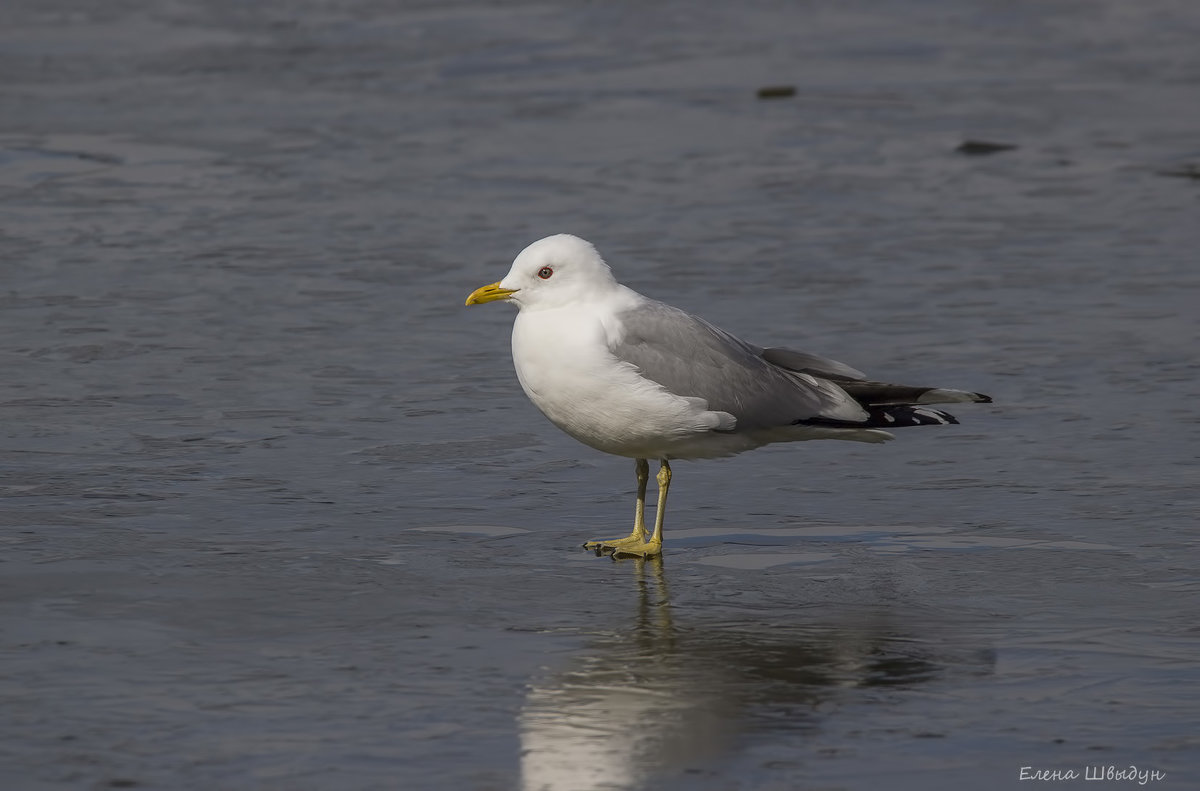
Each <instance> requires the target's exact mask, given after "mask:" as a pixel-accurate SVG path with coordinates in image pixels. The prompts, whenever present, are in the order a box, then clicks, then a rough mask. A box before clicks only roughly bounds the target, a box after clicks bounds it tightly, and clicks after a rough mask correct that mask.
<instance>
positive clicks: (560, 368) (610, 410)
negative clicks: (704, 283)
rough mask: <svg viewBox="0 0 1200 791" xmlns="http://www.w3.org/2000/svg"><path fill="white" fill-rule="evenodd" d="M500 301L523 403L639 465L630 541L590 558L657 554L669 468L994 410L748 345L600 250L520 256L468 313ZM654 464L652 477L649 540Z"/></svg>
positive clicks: (539, 245) (557, 239) (865, 437)
mask: <svg viewBox="0 0 1200 791" xmlns="http://www.w3.org/2000/svg"><path fill="white" fill-rule="evenodd" d="M498 300H505V301H508V302H512V303H515V304H516V306H517V307H518V308H519V312H518V314H517V318H516V321H515V322H514V323H513V333H512V356H513V365H514V367H515V368H516V371H517V378H518V379H519V380H520V382H521V387H522V388H523V389H524V390H525V394H526V395H528V396H529V400H531V401H532V402H533V403H534V405H535V406H537V408H538V409H540V410H541V411H542V413H543V414H544V415H545V416H546V417H548V418H549V419H550V421H551V422H552V423H554V424H555V425H556V426H558V427H559V428H560V429H562V430H563V431H565V432H566V433H568V434H570V435H571V436H572V437H574V438H575V439H577V440H579V441H580V442H582V443H584V444H585V445H589V446H591V447H593V448H595V449H597V450H600V451H603V452H605V453H612V454H615V455H617V456H626V457H629V458H632V459H635V460H636V466H635V470H636V473H637V506H636V510H635V512H634V514H635V515H634V524H633V532H632V533H631V534H630V535H628V536H626V537H624V538H614V539H600V540H595V541H588V542H587V543H585V544H584V546H585V547H587V548H588V549H592V550H595V551H596V552H597V553H598V554H599V553H611V554H613V556H614V557H653V556H656V555H659V554H660V553H661V552H662V539H663V520H664V517H665V515H666V508H667V490H668V488H669V487H670V485H671V465H670V461H671V460H672V459H708V458H718V457H722V456H732V455H734V454H736V453H741V452H743V451H747V450H751V449H753V448H757V447H761V446H763V445H767V444H770V443H773V442H797V441H800V440H810V439H844V440H853V441H856V442H886V441H887V440H890V439H892V438H893V436H892V434H890V433H889V432H888V431H886V430H885V429H894V428H904V427H907V426H930V425H944V424H947V423H957V422H958V421H957V420H956V419H955V418H954V416H953V415H950V414H948V413H946V412H943V411H941V410H939V409H932V408H930V407H929V406H927V405H928V404H942V403H972V402H973V403H990V402H991V400H992V399H991V398H989V397H988V396H986V395H982V394H980V393H971V392H967V391H964V390H950V389H947V388H941V387H913V386H909V385H896V384H887V383H884V382H875V381H871V380H869V379H867V377H866V375H865V374H863V373H862V372H860V371H857V370H855V369H854V368H851V367H850V366H848V365H846V364H844V363H840V362H837V361H836V360H830V359H828V358H825V357H821V356H819V355H816V354H810V353H808V352H800V351H795V350H792V349H784V348H778V347H773V348H763V347H760V346H755V345H753V344H750V343H746V342H745V341H743V340H740V339H739V338H736V337H734V336H733V335H730V334H729V333H728V332H725V331H724V330H721V329H719V328H717V327H714V326H713V325H711V324H709V323H708V322H706V321H704V320H703V319H701V318H699V317H697V316H693V315H691V314H690V313H686V312H685V311H682V310H680V309H679V308H675V307H672V306H670V305H667V304H664V303H662V302H658V301H656V300H653V299H650V298H649V297H645V296H642V295H641V294H639V293H637V292H636V291H634V290H632V289H630V288H627V287H626V286H623V285H621V284H620V283H618V282H617V281H616V279H615V278H614V277H613V274H612V271H611V270H610V269H609V267H608V264H606V263H605V262H604V259H603V258H601V257H600V254H599V253H598V252H597V251H596V248H595V247H593V246H592V245H591V244H590V243H589V242H587V241H585V240H583V239H580V238H579V237H577V236H572V235H570V234H558V235H555V236H548V237H546V238H545V239H540V240H538V241H536V242H534V243H533V244H531V245H529V246H528V247H526V248H525V249H524V250H522V251H521V253H520V255H518V256H517V257H516V259H515V260H514V261H513V264H512V268H511V269H510V270H509V272H508V274H507V275H505V277H504V279H503V280H500V281H498V282H496V283H492V284H491V285H487V286H483V287H482V288H479V289H476V290H475V291H474V292H472V293H471V295H470V296H469V297H467V303H466V304H467V305H478V304H482V303H484V302H495V301H498ZM649 459H658V460H659V464H660V466H659V470H658V476H657V477H658V504H657V507H656V509H655V518H654V530H653V532H652V533H651V532H650V531H649V530H647V528H646V522H645V506H646V485H647V483H648V481H649V478H650V472H649V470H650V466H649V462H648V460H649Z"/></svg>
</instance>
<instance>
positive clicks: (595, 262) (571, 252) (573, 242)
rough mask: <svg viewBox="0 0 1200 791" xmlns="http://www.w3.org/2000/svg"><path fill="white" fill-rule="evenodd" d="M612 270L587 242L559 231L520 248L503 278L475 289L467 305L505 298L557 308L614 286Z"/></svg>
mask: <svg viewBox="0 0 1200 791" xmlns="http://www.w3.org/2000/svg"><path fill="white" fill-rule="evenodd" d="M616 284H617V281H616V280H615V279H613V276H612V271H611V270H610V269H609V268H608V264H606V263H604V259H603V258H601V257H600V253H598V252H597V251H596V248H595V247H593V246H592V244H591V243H590V242H587V241H584V240H583V239H580V238H579V237H578V236H572V235H571V234H569V233H560V234H556V235H555V236H547V237H546V238H545V239H539V240H537V241H536V242H534V243H533V244H531V245H529V246H528V247H526V248H525V249H524V250H522V251H521V253H520V255H518V256H517V257H516V258H515V259H514V260H513V264H512V269H510V270H509V271H508V274H507V275H505V276H504V279H503V280H501V281H499V282H498V283H493V284H491V285H490V286H484V287H483V288H480V289H477V290H476V291H475V292H473V293H472V294H471V296H469V297H467V304H468V305H477V304H480V303H482V302H493V301H495V300H498V299H507V300H509V301H511V302H515V303H516V304H517V306H518V307H520V308H522V309H524V308H556V307H561V306H563V305H569V304H571V303H573V302H575V301H577V300H582V299H587V298H588V297H590V296H592V295H594V294H596V292H598V291H605V290H607V289H610V288H613V287H615V286H616Z"/></svg>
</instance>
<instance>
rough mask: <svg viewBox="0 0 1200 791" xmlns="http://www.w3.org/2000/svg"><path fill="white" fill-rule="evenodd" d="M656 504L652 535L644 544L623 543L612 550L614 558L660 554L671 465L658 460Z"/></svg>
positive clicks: (646, 556) (648, 556)
mask: <svg viewBox="0 0 1200 791" xmlns="http://www.w3.org/2000/svg"><path fill="white" fill-rule="evenodd" d="M659 465H660V466H659V468H658V505H657V506H656V507H655V509H654V535H652V536H650V540H649V541H647V542H645V543H644V544H623V545H621V546H620V547H618V548H617V550H616V551H615V552H613V557H614V558H652V557H656V556H658V555H661V554H662V542H663V520H664V519H665V518H666V516H667V490H668V489H670V488H671V465H670V464H667V460H666V459H660V460H659Z"/></svg>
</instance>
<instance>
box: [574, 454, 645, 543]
mask: <svg viewBox="0 0 1200 791" xmlns="http://www.w3.org/2000/svg"><path fill="white" fill-rule="evenodd" d="M634 471H635V472H636V473H637V482H638V493H637V508H636V509H635V510H634V512H633V532H632V533H630V534H629V535H628V536H626V537H625V538H609V539H602V540H597V541H588V542H587V543H585V544H584V545H583V546H584V548H585V549H591V550H593V551H595V553H596V554H597V555H600V554H603V553H605V552H613V551H615V550H616V549H617V548H619V547H623V546H627V545H632V546H637V545H640V544H645V543H646V484H647V483H648V482H649V481H650V464H649V463H648V462H647V461H646V460H645V459H638V460H637V465H636V466H635V467H634Z"/></svg>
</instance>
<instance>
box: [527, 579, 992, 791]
mask: <svg viewBox="0 0 1200 791" xmlns="http://www.w3.org/2000/svg"><path fill="white" fill-rule="evenodd" d="M632 562H633V563H634V564H636V565H635V579H636V585H637V593H638V596H637V602H638V606H637V615H636V618H635V619H634V622H633V624H632V625H631V628H630V629H628V630H625V631H620V632H615V633H612V634H609V635H606V636H604V637H601V638H598V639H596V640H595V641H594V642H593V643H591V644H590V645H589V646H588V650H587V651H586V653H583V654H581V655H578V656H576V657H575V658H573V659H572V660H570V662H569V663H568V664H567V666H566V667H564V668H562V669H560V670H558V671H557V672H554V673H553V674H551V675H548V676H547V677H544V678H541V679H537V680H535V681H534V682H533V683H531V685H530V688H529V691H528V693H527V695H526V699H525V704H524V706H523V707H522V710H521V713H520V715H519V732H520V739H521V748H522V749H521V778H522V788H523V791H561V790H566V789H570V791H589V790H590V789H610V790H611V789H623V790H625V789H628V790H632V789H640V788H647V787H652V783H653V781H654V778H655V777H661V776H663V775H664V773H680V772H702V771H705V767H709V766H712V765H713V762H714V761H716V760H719V759H720V757H721V756H722V755H723V754H728V753H729V752H731V751H732V750H734V749H735V748H736V747H737V745H738V742H739V740H740V739H741V738H742V737H743V735H744V734H745V733H746V732H747V731H748V730H750V729H755V728H759V727H766V728H771V729H780V728H787V729H795V730H804V729H810V728H814V727H816V726H817V724H818V723H819V721H820V717H821V709H822V704H824V703H827V702H829V701H831V700H833V699H835V698H836V697H837V696H838V695H844V694H846V691H847V688H862V687H870V686H878V685H905V684H919V683H921V682H923V681H927V680H930V679H933V678H936V677H939V676H940V675H941V674H942V673H943V672H944V670H945V668H946V664H947V662H948V661H951V660H950V659H949V654H955V656H954V658H953V660H952V662H953V663H954V664H956V665H964V664H966V665H967V666H969V667H970V669H971V670H972V672H981V671H982V672H990V669H991V665H992V662H993V658H992V656H991V652H990V651H986V650H985V651H968V652H966V654H965V657H966V658H964V653H963V651H961V650H957V651H956V650H955V649H953V648H949V647H947V646H946V645H945V644H944V643H937V642H925V641H917V640H915V639H914V638H911V637H904V636H898V635H897V634H896V633H895V630H894V629H892V628H890V626H889V624H888V623H887V621H886V619H885V618H875V619H873V620H868V621H867V622H865V623H852V624H844V623H843V624H840V625H837V626H831V625H828V624H823V625H822V624H813V623H808V624H799V625H796V624H791V625H780V624H775V625H766V624H764V623H758V624H754V623H746V622H744V621H743V622H742V623H741V624H737V625H735V624H732V623H728V624H727V623H722V622H716V623H710V624H707V625H702V624H701V625H691V624H690V625H688V626H680V625H678V624H676V623H674V619H673V617H672V611H671V604H670V600H669V598H668V590H667V582H666V578H665V576H664V574H663V567H662V558H661V557H654V558H649V559H645V560H640V559H639V560H636V561H632ZM937 652H942V653H943V655H944V657H945V658H944V659H943V660H940V661H939V659H938V654H937Z"/></svg>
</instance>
